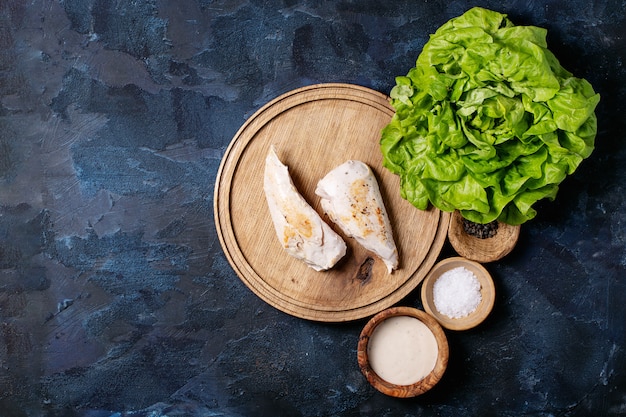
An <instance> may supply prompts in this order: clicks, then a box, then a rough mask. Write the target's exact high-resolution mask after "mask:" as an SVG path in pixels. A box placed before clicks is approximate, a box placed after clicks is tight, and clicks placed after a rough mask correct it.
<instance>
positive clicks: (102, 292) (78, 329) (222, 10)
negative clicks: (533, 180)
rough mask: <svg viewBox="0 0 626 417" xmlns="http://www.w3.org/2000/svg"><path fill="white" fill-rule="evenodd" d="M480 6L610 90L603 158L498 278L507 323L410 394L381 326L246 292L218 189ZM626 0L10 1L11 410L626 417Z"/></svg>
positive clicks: (539, 220)
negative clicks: (298, 96) (221, 221)
mask: <svg viewBox="0 0 626 417" xmlns="http://www.w3.org/2000/svg"><path fill="white" fill-rule="evenodd" d="M476 5H480V6H484V7H488V8H491V9H493V10H497V11H500V12H503V13H507V14H508V15H509V17H510V18H511V19H512V20H513V21H514V23H516V24H531V25H536V26H542V27H545V28H547V29H548V31H549V32H548V43H549V46H550V49H551V50H552V51H553V52H554V53H555V54H556V55H557V57H558V58H559V59H560V61H561V63H562V64H563V66H564V67H565V68H567V69H568V70H570V71H572V72H574V73H575V75H577V76H579V77H582V78H587V79H588V80H589V81H590V82H591V83H592V84H593V86H594V88H595V89H596V91H598V92H599V93H600V94H601V95H602V100H601V102H600V104H599V106H598V109H597V114H598V118H599V132H598V137H597V141H596V150H595V152H594V153H593V154H592V156H591V157H590V158H589V159H588V160H586V161H585V162H584V163H583V164H582V165H581V167H580V168H579V170H578V171H577V172H576V173H575V174H574V175H573V176H571V177H569V178H568V179H567V180H566V181H565V182H564V183H563V184H562V186H561V190H560V192H559V195H558V197H557V200H556V201H555V202H553V203H549V202H546V203H541V204H540V205H539V206H538V207H537V208H538V210H539V215H538V216H537V217H536V218H535V219H534V220H532V221H531V222H529V223H527V224H525V225H524V226H523V227H522V234H521V238H520V241H519V243H518V246H517V247H516V249H515V250H514V252H513V253H512V254H511V255H509V256H508V257H507V258H505V259H503V260H501V261H499V262H496V263H493V264H489V265H488V268H489V270H490V271H491V272H492V274H493V276H494V279H495V281H496V286H497V289H498V298H497V300H496V306H495V309H494V311H493V313H492V315H491V316H490V318H489V319H488V320H487V321H486V322H485V323H484V324H483V325H481V326H480V327H479V328H477V329H474V330H472V331H467V332H449V333H448V337H449V342H450V348H451V360H450V365H449V368H448V370H447V372H446V374H445V375H444V378H443V379H442V380H441V382H440V383H439V384H438V385H437V386H436V387H435V388H434V389H433V390H432V391H430V392H429V393H427V394H425V395H424V396H421V397H419V398H416V399H411V400H397V399H392V398H389V397H385V396H383V395H382V394H380V393H378V392H376V391H375V390H374V389H373V388H371V387H370V386H369V385H368V384H367V382H366V381H365V379H364V378H363V376H362V375H361V374H360V372H359V369H358V366H357V364H356V344H357V339H358V335H359V332H360V330H361V328H362V327H363V325H364V323H365V321H364V320H361V321H358V322H355V323H347V324H321V323H314V322H309V321H305V320H301V319H297V318H293V317H291V316H288V315H286V314H284V313H282V312H280V311H278V310H275V309H274V308H273V307H270V306H269V305H267V304H265V303H264V302H263V301H261V300H259V299H258V298H257V297H255V296H254V295H253V294H252V292H251V291H249V290H248V289H247V288H246V287H245V286H244V285H243V284H242V283H241V281H240V280H239V279H238V277H237V276H236V275H235V273H234V272H233V271H232V269H231V268H230V266H229V265H228V263H227V261H226V259H225V257H224V255H223V253H222V250H221V248H220V245H219V242H218V240H217V234H216V231H215V226H214V222H213V185H214V182H215V177H216V173H217V168H218V166H219V163H220V159H221V157H222V155H223V153H224V151H225V149H226V147H227V146H228V144H229V142H230V140H231V139H232V137H233V136H234V134H235V133H236V131H237V130H238V129H239V127H240V126H241V125H242V124H243V123H244V121H245V120H246V119H247V118H248V117H250V116H251V115H252V114H253V113H254V111H256V110H257V109H258V108H259V107H261V106H262V105H263V104H265V103H267V102H268V101H270V100H271V99H273V98H275V97H276V96H278V95H280V94H282V93H285V92H287V91H289V90H291V89H294V88H298V87H301V86H305V85H309V84H313V83H321V82H347V83H354V84H358V85H362V86H365V87H369V88H372V89H375V90H377V91H380V92H383V93H388V92H389V90H390V89H391V87H392V86H393V85H394V77H395V76H396V75H403V74H405V73H406V72H407V71H408V69H409V68H410V67H412V66H413V64H414V62H415V59H416V58H417V55H418V54H419V53H420V51H421V48H422V46H423V45H424V43H425V42H426V41H427V40H428V35H429V34H430V33H432V32H434V31H435V30H436V29H437V27H439V26H440V25H441V24H443V23H444V22H445V21H447V20H448V19H450V18H452V17H455V16H458V15H460V14H462V13H463V12H465V11H466V10H467V9H469V8H470V7H472V6H476ZM625 6H626V5H625V4H624V2H623V1H596V2H587V1H583V0H574V1H545V2H540V1H533V0H527V1H482V2H476V3H470V2H466V1H442V0H432V1H430V0H429V1H427V0H423V1H410V0H387V1H373V0H370V1H348V0H344V1H338V2H335V1H323V0H308V1H304V2H301V1H295V0H284V1H278V0H266V1H252V0H223V1H217V0H216V1H212V0H177V1H166V0H160V1H158V0H153V1H131V0H119V1H107V0H64V1H49V0H33V1H31V2H24V1H21V0H2V1H0V417H8V416H40V415H49V416H89V417H100V416H103V417H104V416H126V415H128V416H155V417H156V416H165V415H167V416H187V415H189V416H277V415H281V416H455V417H458V416H492V415H493V416H495V415H499V416H520V415H527V416H545V417H547V416H588V415H594V416H625V415H626V366H625V364H626V329H625V326H626V325H625V323H626V307H625V305H626V304H625V302H624V300H626V277H625V275H626V198H625V196H626V191H625V187H626V185H625V184H626V133H625V132H626V124H625V120H626V117H625V114H626V105H625V104H624V102H625V100H626V87H625V85H626V69H625V68H624V64H625V62H624V61H625V59H626V39H625V38H624V37H625V35H626V33H625V32H626V30H625V28H626V12H625V11H624V10H625ZM452 254H453V252H452V251H451V249H450V248H449V247H447V246H446V247H445V248H444V251H443V253H442V257H445V256H449V255H452ZM401 304H402V305H411V306H418V307H420V303H419V297H418V294H417V292H416V293H415V294H412V295H410V296H409V297H407V298H406V299H405V300H403V301H402V302H401Z"/></svg>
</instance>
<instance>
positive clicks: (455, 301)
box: [433, 266, 482, 319]
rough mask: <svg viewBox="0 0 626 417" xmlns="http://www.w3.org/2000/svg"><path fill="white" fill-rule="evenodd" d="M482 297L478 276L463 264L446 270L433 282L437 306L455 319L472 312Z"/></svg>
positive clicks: (442, 312)
mask: <svg viewBox="0 0 626 417" xmlns="http://www.w3.org/2000/svg"><path fill="white" fill-rule="evenodd" d="M481 299H482V296H481V294H480V282H479V281H478V278H476V275H474V273H473V272H472V271H470V270H468V269H467V268H464V267H462V266H460V267H457V268H453V269H451V270H449V271H446V272H444V273H443V274H441V275H440V276H439V278H437V280H436V281H435V283H434V284H433V302H434V303H435V308H437V310H438V311H439V312H440V313H441V314H445V315H446V316H448V317H450V318H453V319H458V318H461V317H465V316H467V315H469V314H470V313H472V312H473V311H474V310H476V308H477V307H478V304H480V301H481Z"/></svg>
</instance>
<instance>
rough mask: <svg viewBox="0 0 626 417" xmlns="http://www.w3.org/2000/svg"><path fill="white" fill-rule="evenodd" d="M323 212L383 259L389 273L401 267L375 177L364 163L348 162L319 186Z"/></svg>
mask: <svg viewBox="0 0 626 417" xmlns="http://www.w3.org/2000/svg"><path fill="white" fill-rule="evenodd" d="M315 193H316V194H317V195H318V196H320V197H321V198H322V200H321V204H322V209H323V210H324V211H325V212H326V214H327V215H328V217H330V219H331V220H332V221H333V222H334V223H336V224H337V225H338V226H339V227H340V228H341V230H343V232H344V233H345V234H346V235H347V236H349V237H353V238H354V239H355V240H356V241H357V242H358V243H359V244H360V245H361V246H363V247H364V248H365V249H367V250H369V251H371V252H373V253H374V254H376V255H377V256H379V257H380V258H381V259H382V260H383V262H384V263H385V265H386V266H387V270H388V271H389V272H392V271H393V270H394V269H396V268H397V267H398V249H397V248H396V243H395V242H394V240H393V233H392V230H391V222H390V221H389V216H388V215H387V210H386V209H385V205H384V202H383V198H382V196H381V194H380V189H379V188H378V182H377V181H376V177H374V173H373V172H372V170H371V169H370V167H369V166H367V165H366V164H365V163H363V162H361V161H347V162H345V163H343V164H341V165H339V166H338V167H336V168H335V169H333V170H332V171H330V172H329V173H328V174H327V175H326V176H325V177H324V178H322V179H321V180H320V181H319V182H318V183H317V189H316V190H315Z"/></svg>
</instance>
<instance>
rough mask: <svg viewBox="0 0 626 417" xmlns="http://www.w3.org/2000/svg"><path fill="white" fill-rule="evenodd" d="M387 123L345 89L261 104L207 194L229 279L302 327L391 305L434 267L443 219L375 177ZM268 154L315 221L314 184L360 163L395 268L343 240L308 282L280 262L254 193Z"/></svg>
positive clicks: (376, 108) (368, 98)
mask: <svg viewBox="0 0 626 417" xmlns="http://www.w3.org/2000/svg"><path fill="white" fill-rule="evenodd" d="M393 114H394V110H393V108H392V107H391V106H390V105H389V103H388V98H387V97H386V96H385V95H383V94H380V93H378V92H375V91H373V90H370V89H367V88H364V87H359V86H355V85H350V84H318V85H313V86H309V87H303V88H300V89H297V90H294V91H291V92H288V93H286V94H284V95H282V96H280V97H278V98H276V99H275V100H273V101H271V102H270V103H268V104H266V105H265V106H263V107H262V108H261V109H259V110H258V111H257V112H256V113H255V114H254V115H253V116H252V117H250V119H248V120H247V121H246V123H245V124H244V125H243V126H242V127H241V128H240V130H239V131H238V132H237V134H236V135H235V137H234V138H233V140H232V142H231V143H230V145H229V147H228V148H227V150H226V153H225V155H224V157H223V159H222V162H221V165H220V168H219V171H218V175H217V180H216V185H215V194H214V215H215V223H216V228H217V232H218V236H219V239H220V244H221V245H222V248H223V250H224V253H225V254H226V257H227V258H228V261H229V263H230V264H231V266H232V267H233V269H234V270H235V272H236V273H237V275H238V276H239V277H240V278H241V280H242V281H243V282H244V283H245V284H246V285H247V286H248V288H250V289H251V290H252V291H253V292H254V293H255V294H257V295H258V296H259V297H261V298H262V299H263V300H265V301H266V302H267V303H269V304H270V305H272V306H274V307H276V308H278V309H279V310H281V311H284V312H285V313H288V314H291V315H293V316H296V317H301V318H304V319H309V320H316V321H327V322H341V321H350V320H356V319H359V318H363V317H367V316H370V315H373V314H376V313H378V312H379V311H381V310H383V309H385V308H387V307H389V306H391V305H393V304H395V303H397V302H398V301H400V300H401V299H402V298H403V297H405V296H406V295H407V294H408V293H409V292H411V291H412V290H413V289H415V287H416V286H417V285H418V284H419V283H420V281H421V280H422V279H423V278H424V277H425V276H426V274H427V273H428V271H429V270H430V268H431V267H432V266H433V264H434V263H435V261H436V260H437V257H438V256H439V253H440V251H441V247H442V246H443V243H444V241H445V239H446V233H447V230H448V224H449V221H450V215H449V213H444V212H441V211H439V210H437V209H429V210H425V211H422V210H418V209H416V208H415V207H413V206H412V205H411V204H410V203H408V202H407V201H406V200H404V199H402V198H401V197H400V194H399V189H400V188H399V187H400V186H399V178H398V177H397V176H396V175H393V174H391V173H390V172H389V171H387V170H386V169H385V168H383V167H382V155H381V152H380V148H379V140H380V131H381V129H382V128H383V127H384V126H385V125H386V124H388V123H389V121H390V120H391V117H392V116H393ZM271 145H274V146H275V147H276V151H277V154H278V156H279V158H280V159H281V160H282V162H283V163H284V164H286V165H287V166H288V167H289V171H290V174H291V176H292V179H293V181H294V183H295V185H296V187H297V188H298V190H299V191H300V192H301V194H302V195H303V196H304V198H305V199H306V200H307V201H308V202H309V204H311V205H312V206H313V207H314V208H315V209H316V210H317V211H318V212H319V213H320V214H322V213H323V212H322V210H321V208H320V204H319V197H318V196H317V195H315V187H316V185H317V182H318V181H319V180H320V179H321V178H322V177H323V176H324V175H326V173H328V171H330V170H331V169H333V168H334V167H336V166H337V165H339V164H341V163H343V162H345V161H346V160H348V159H357V160H361V161H363V162H365V163H367V164H368V165H369V166H370V167H371V168H372V170H373V171H374V173H375V175H376V177H377V179H378V182H379V185H380V189H381V193H382V195H383V198H384V199H385V204H386V208H387V211H388V213H389V216H390V219H391V223H392V225H393V232H394V236H395V240H396V245H397V246H398V249H399V254H400V266H399V268H398V269H397V270H396V271H394V272H393V273H391V274H390V273H388V272H387V270H386V268H385V266H384V264H383V262H382V261H380V260H379V259H378V258H376V257H375V256H374V255H373V254H371V253H369V252H367V251H365V250H364V249H363V248H362V247H360V246H359V245H357V244H356V242H355V241H354V240H353V239H349V238H346V243H347V244H348V252H347V255H346V256H345V257H344V258H343V259H342V260H341V261H340V262H339V263H338V264H337V265H336V266H335V267H334V268H333V269H331V270H329V271H324V272H317V271H315V270H313V269H311V268H309V267H308V266H306V265H305V264H304V263H303V262H302V261H299V260H297V259H294V258H292V257H291V256H289V255H287V253H286V252H284V250H283V248H282V247H281V245H280V243H279V241H278V238H277V237H276V233H275V231H274V227H273V224H272V220H271V217H270V214H269V210H268V208H267V203H266V200H265V194H264V192H263V171H264V164H265V157H266V155H267V153H268V151H269V148H270V146H271ZM322 218H323V219H325V220H327V221H328V219H327V217H325V216H324V215H322ZM329 224H331V226H333V225H332V223H330V222H329ZM333 228H334V229H335V230H337V231H338V232H339V233H340V234H341V232H340V231H339V230H338V229H337V228H336V227H335V226H333ZM344 237H345V236H344Z"/></svg>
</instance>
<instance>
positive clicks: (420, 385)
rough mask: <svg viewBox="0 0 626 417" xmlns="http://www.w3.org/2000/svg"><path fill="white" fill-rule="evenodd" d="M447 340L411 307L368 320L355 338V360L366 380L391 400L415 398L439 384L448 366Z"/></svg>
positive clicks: (432, 321)
mask: <svg viewBox="0 0 626 417" xmlns="http://www.w3.org/2000/svg"><path fill="white" fill-rule="evenodd" d="M448 355H449V352H448V339H447V338H446V335H445V333H444V330H443V329H442V328H441V326H440V325H439V323H438V322H437V320H435V319H434V317H432V316H430V315H428V314H426V313H425V312H424V311H422V310H418V309H416V308H413V307H391V308H388V309H386V310H383V311H381V312H380V313H378V314H376V315H375V316H374V317H372V318H371V319H370V320H369V321H368V322H367V324H366V325H365V327H364V328H363V330H362V331H361V336H360V337H359V344H358V347H357V360H358V363H359V368H360V369H361V372H362V373H363V375H364V376H365V378H366V379H367V381H368V382H369V383H370V384H371V385H372V386H373V387H374V388H376V389H377V390H378V391H380V392H382V393H383V394H386V395H389V396H391V397H398V398H408V397H416V396H418V395H421V394H423V393H425V392H426V391H428V390H430V389H431V388H432V387H433V386H435V385H436V384H437V382H439V380H440V379H441V377H442V376H443V373H444V372H445V370H446V368H447V366H448Z"/></svg>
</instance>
